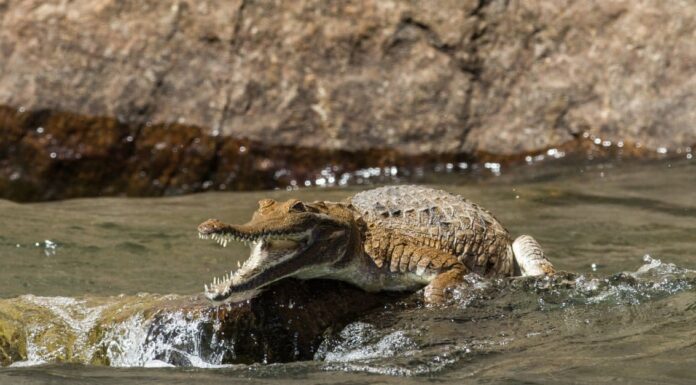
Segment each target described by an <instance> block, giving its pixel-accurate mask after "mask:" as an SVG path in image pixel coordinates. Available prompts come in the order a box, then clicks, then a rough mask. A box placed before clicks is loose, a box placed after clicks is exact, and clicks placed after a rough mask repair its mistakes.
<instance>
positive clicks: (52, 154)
mask: <svg viewBox="0 0 696 385" xmlns="http://www.w3.org/2000/svg"><path fill="white" fill-rule="evenodd" d="M50 156H51V159H55V158H56V157H57V156H58V154H56V153H55V152H52V153H51V155H50Z"/></svg>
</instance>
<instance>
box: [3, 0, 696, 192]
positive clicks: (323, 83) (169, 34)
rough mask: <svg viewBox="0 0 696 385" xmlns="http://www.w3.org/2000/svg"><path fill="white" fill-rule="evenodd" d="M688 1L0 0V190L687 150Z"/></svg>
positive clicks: (272, 180) (144, 186)
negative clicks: (590, 146)
mask: <svg viewBox="0 0 696 385" xmlns="http://www.w3.org/2000/svg"><path fill="white" fill-rule="evenodd" d="M694 20H696V5H693V4H688V3H683V2H680V1H677V0H669V1H659V0H650V1H645V2H641V3H640V4H635V3H633V2H628V1H622V0H612V1H604V2H594V1H570V0H564V1H554V0H534V1H525V2H508V1H503V0H492V1H474V0H466V1H454V0H452V1H448V0H442V1H437V2H407V1H369V2H363V1H346V2H324V1H319V0H314V1H311V0H302V1H293V2H267V1H260V2H254V1H248V0H238V1H219V0H203V1H193V0H170V1H160V2H146V3H143V2H138V1H116V0H99V1H97V2H95V1H87V0H77V1H72V2H69V3H67V2H63V1H59V0H52V1H38V0H21V1H20V0H0V55H1V56H2V57H3V60H1V61H0V106H3V105H4V106H6V108H5V109H4V110H2V111H0V141H2V142H0V144H1V145H2V149H0V190H1V191H2V192H3V193H2V195H3V196H5V197H12V198H14V199H23V200H27V199H51V198H59V197H69V196H83V195H96V194H114V193H124V192H126V193H129V194H133V195H142V194H150V195H157V194H167V193H179V192H186V191H198V190H201V189H205V188H207V187H206V186H208V187H211V186H212V187H215V188H267V187H274V186H278V185H280V186H283V185H285V184H288V183H289V182H290V181H291V180H296V182H300V183H302V182H303V178H304V177H308V178H313V177H314V176H316V175H318V172H319V171H320V170H321V169H322V168H324V167H326V166H333V165H339V166H342V162H348V163H350V164H352V165H356V167H357V164H359V163H360V164H365V166H375V165H380V164H383V163H384V162H385V160H389V161H391V162H394V163H402V164H409V165H412V164H414V163H415V164H419V162H420V161H422V160H423V158H427V159H428V160H432V161H442V160H444V159H448V160H449V159H452V158H459V159H486V160H498V161H499V160H505V159H510V158H515V157H519V156H520V155H524V154H527V153H537V152H540V151H544V150H545V149H547V148H552V147H559V148H561V147H562V148H564V149H566V150H568V151H578V150H582V151H584V149H585V147H586V146H585V145H584V144H583V145H579V146H578V145H569V143H577V142H578V141H579V140H581V138H582V136H583V134H585V136H588V137H589V138H590V139H597V140H599V141H600V142H606V143H607V144H608V143H611V145H615V144H616V143H617V142H619V141H622V142H624V144H625V146H624V148H625V149H627V151H629V150H628V147H629V146H630V147H631V150H630V151H633V150H632V149H633V148H634V147H635V146H640V148H642V149H647V151H648V152H653V153H654V152H655V151H656V150H658V149H659V150H660V152H663V151H675V150H685V148H686V147H687V146H690V145H693V144H694V143H696V128H694V127H695V126H694V125H693V122H694V121H696V112H694V111H696V108H695V107H696V96H694V94H693V92H692V91H691V90H692V89H694V86H696V75H694V72H693V71H692V67H693V63H696V46H695V45H696V39H694V38H693V37H694V33H695V31H696V23H694ZM16 111H21V113H15V112H16ZM24 114H27V116H28V117H25V116H23V115H24ZM18 115H22V116H18ZM49 118H50V119H49ZM46 120H51V121H52V122H53V123H50V122H47V121H46ZM55 120H58V122H55ZM39 124H45V125H48V124H53V126H52V127H51V131H54V132H48V134H50V135H53V137H52V138H48V136H47V135H45V134H44V135H43V136H37V135H36V130H37V129H38V128H39V127H43V126H39ZM55 127H59V129H56V128H55ZM44 128H46V127H44ZM56 130H58V131H60V132H58V131H56ZM245 143H246V144H245ZM242 147H244V150H249V152H246V153H245V152H244V151H241V150H242ZM254 149H255V150H254ZM308 149H311V150H308ZM297 153H303V154H309V159H307V158H306V157H305V156H303V157H299V156H297V155H296V154H297ZM51 154H55V157H50V156H51ZM365 154H370V155H369V158H368V159H366V158H364V155H365ZM78 156H80V158H77V157H78ZM319 161H322V162H323V163H321V162H319ZM112 163H117V164H112ZM306 164H309V165H311V167H310V170H308V169H307V168H306V167H305V165H306ZM348 168H350V167H348ZM56 175H59V176H60V177H59V178H57V177H55V176H56ZM78 176H79V177H78ZM49 180H50V181H49ZM75 183H81V184H90V186H83V187H79V188H78V187H73V186H72V185H73V184H75Z"/></svg>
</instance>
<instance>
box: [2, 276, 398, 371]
mask: <svg viewBox="0 0 696 385" xmlns="http://www.w3.org/2000/svg"><path fill="white" fill-rule="evenodd" d="M397 298H399V295H398V294H388V295H384V294H380V295H376V294H369V293H365V292H363V291H362V290H359V289H357V288H354V287H351V286H349V285H347V284H343V283H340V282H336V281H321V280H317V281H295V280H284V281H281V282H279V283H278V284H276V285H274V286H272V287H271V288H269V289H268V290H266V291H265V292H263V293H262V294H260V295H259V296H257V297H255V298H253V299H251V300H246V301H242V302H237V303H230V304H226V305H221V306H211V304H210V302H208V301H207V300H206V299H203V298H201V297H200V296H195V297H186V296H175V295H167V296H162V295H151V294H141V295H137V296H119V297H110V298H93V297H85V298H81V299H74V298H64V297H35V296H31V295H29V296H22V297H18V298H15V299H5V300H2V301H0V365H9V364H11V363H13V362H17V361H22V360H33V361H45V362H57V361H62V362H77V363H85V364H102V365H115V366H124V365H126V366H143V365H147V364H148V363H149V362H151V361H161V362H166V363H169V364H173V365H178V366H191V365H199V366H200V365H204V364H209V365H219V364H228V363H251V362H287V361H294V360H301V359H311V358H312V357H313V355H314V353H315V351H316V349H317V347H318V346H319V344H320V343H321V341H322V337H323V335H324V333H325V332H326V331H327V330H330V329H332V328H341V327H343V326H344V325H345V324H347V323H348V322H351V321H352V320H354V319H356V318H358V317H359V316H361V315H363V314H365V313H366V312H368V311H369V310H371V309H375V308H378V307H380V305H383V304H385V303H387V302H390V301H394V300H396V299H397Z"/></svg>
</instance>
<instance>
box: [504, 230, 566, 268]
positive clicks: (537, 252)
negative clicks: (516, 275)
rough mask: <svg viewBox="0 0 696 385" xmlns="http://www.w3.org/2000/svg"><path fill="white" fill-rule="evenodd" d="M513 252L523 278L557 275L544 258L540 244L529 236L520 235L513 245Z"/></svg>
mask: <svg viewBox="0 0 696 385" xmlns="http://www.w3.org/2000/svg"><path fill="white" fill-rule="evenodd" d="M512 252H513V253H514V254H515V261H516V262H517V265H518V266H519V269H520V273H521V275H522V276H535V275H552V274H555V273H556V269H554V267H553V265H552V264H551V262H550V261H549V260H548V259H546V257H545V256H544V251H543V250H542V249H541V246H540V245H539V242H537V241H536V240H535V239H534V238H532V237H531V236H529V235H520V236H519V237H517V239H515V241H514V242H513V243H512Z"/></svg>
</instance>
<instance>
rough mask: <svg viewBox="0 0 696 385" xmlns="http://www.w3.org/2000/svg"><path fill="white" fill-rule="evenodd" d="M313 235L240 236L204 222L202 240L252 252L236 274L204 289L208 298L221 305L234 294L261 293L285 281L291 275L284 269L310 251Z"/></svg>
mask: <svg viewBox="0 0 696 385" xmlns="http://www.w3.org/2000/svg"><path fill="white" fill-rule="evenodd" d="M311 235H312V232H311V230H306V231H302V232H282V231H265V232H258V233H251V232H241V231H239V230H237V229H236V228H235V227H234V226H228V225H224V224H222V223H221V222H217V221H207V222H204V223H203V224H201V226H199V228H198V237H199V238H202V239H212V240H214V241H216V242H217V243H218V244H220V245H221V246H223V247H227V245H228V244H229V243H231V242H233V241H235V242H240V243H243V244H246V245H248V246H249V247H250V249H251V252H250V254H249V257H248V258H247V260H246V261H244V263H243V264H240V263H239V262H237V269H236V270H232V271H230V272H229V273H227V274H224V275H223V276H222V277H215V278H213V281H212V282H211V283H210V284H209V285H204V288H205V296H206V297H208V299H210V300H212V301H222V300H224V299H226V298H228V297H229V296H230V295H232V294H233V293H240V292H244V291H250V290H254V289H258V288H260V287H262V286H265V285H267V284H269V283H271V282H274V281H276V280H278V279H280V278H283V277H284V276H286V275H288V274H289V273H291V272H292V270H291V269H287V268H284V266H285V265H288V261H290V260H291V259H292V258H293V257H294V256H295V255H297V254H299V253H301V252H302V251H304V250H305V249H307V248H308V247H309V244H310V241H311Z"/></svg>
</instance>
